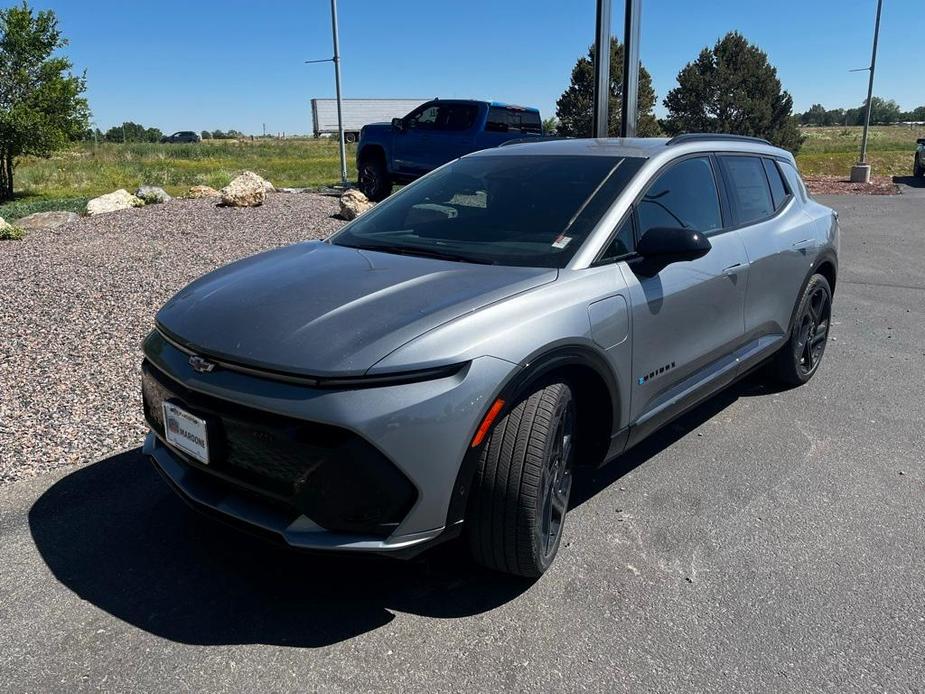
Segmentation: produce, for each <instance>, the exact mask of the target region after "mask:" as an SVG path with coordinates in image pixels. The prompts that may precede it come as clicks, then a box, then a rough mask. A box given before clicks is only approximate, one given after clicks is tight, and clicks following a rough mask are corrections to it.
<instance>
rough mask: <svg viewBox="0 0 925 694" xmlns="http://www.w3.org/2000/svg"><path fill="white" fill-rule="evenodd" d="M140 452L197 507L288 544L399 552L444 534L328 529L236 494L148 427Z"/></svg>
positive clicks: (269, 503)
mask: <svg viewBox="0 0 925 694" xmlns="http://www.w3.org/2000/svg"><path fill="white" fill-rule="evenodd" d="M142 451H143V453H144V454H145V455H146V456H148V458H149V459H150V460H151V462H152V463H153V464H154V466H155V468H157V470H158V472H160V473H161V475H163V477H164V479H165V480H166V481H167V482H168V483H169V484H170V486H171V488H172V489H173V490H174V491H175V492H177V493H178V494H180V495H181V496H182V497H184V499H185V500H186V501H188V502H190V504H191V505H192V506H193V507H194V508H196V509H197V510H200V511H205V512H207V513H209V512H212V513H210V514H209V515H215V516H216V517H219V518H222V519H223V520H230V521H235V522H237V523H240V524H242V525H243V526H245V529H248V527H247V526H249V529H253V530H257V531H262V533H264V534H269V535H271V536H277V537H279V538H280V539H282V540H283V541H284V542H285V543H286V544H287V545H289V546H291V547H295V548H298V549H307V550H341V551H344V550H347V551H350V550H352V551H358V552H374V553H378V552H383V553H392V552H394V553H400V552H401V551H407V550H410V549H412V548H419V547H420V548H423V547H424V546H426V545H427V544H429V543H430V542H431V541H433V540H435V539H437V538H438V537H439V536H440V535H442V534H443V532H444V530H445V529H446V528H445V527H443V526H441V527H439V528H434V529H432V530H426V531H424V532H418V533H405V534H403V535H400V536H395V537H390V538H381V537H375V536H370V535H351V534H346V533H333V532H329V531H327V530H325V529H324V528H322V527H321V526H320V525H318V524H317V523H315V522H314V521H312V520H311V519H310V518H308V517H306V516H305V515H297V516H295V517H293V515H292V514H291V513H288V512H287V511H286V510H285V509H284V508H282V507H280V506H279V505H277V504H275V503H274V502H273V501H272V500H269V499H261V498H260V497H259V496H257V495H252V494H244V493H241V492H239V491H237V490H235V489H234V488H232V487H230V486H225V485H222V484H219V483H218V482H217V481H216V480H215V479H212V478H209V477H208V476H206V475H203V474H200V473H199V471H198V470H196V469H194V468H192V467H190V466H189V465H187V464H185V463H184V462H183V461H182V459H181V458H180V457H179V456H177V455H176V454H175V452H173V451H172V450H171V449H170V448H169V447H168V446H167V444H165V443H164V442H163V441H161V439H160V438H158V437H157V436H156V435H155V433H154V432H153V431H151V432H148V435H147V437H145V443H144V448H143V449H142Z"/></svg>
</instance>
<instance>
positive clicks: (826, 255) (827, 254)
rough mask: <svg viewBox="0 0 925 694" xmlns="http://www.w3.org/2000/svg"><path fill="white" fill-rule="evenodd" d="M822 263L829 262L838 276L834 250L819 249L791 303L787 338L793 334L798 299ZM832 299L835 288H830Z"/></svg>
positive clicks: (833, 298)
mask: <svg viewBox="0 0 925 694" xmlns="http://www.w3.org/2000/svg"><path fill="white" fill-rule="evenodd" d="M824 263H829V264H830V265H831V266H832V267H833V268H835V276H836V277H838V257H837V256H836V255H835V251H834V250H832V249H831V248H826V249H824V250H822V251H820V253H819V255H817V256H816V258H815V260H813V264H812V265H811V266H810V268H809V272H807V273H806V277H804V278H803V282H802V283H801V284H800V291H799V292H798V293H797V298H796V301H795V302H794V304H793V310H792V311H791V312H790V325H789V329H788V330H787V339H788V340H789V339H790V336H791V335H792V334H793V323H794V321H796V318H797V309H799V308H800V301H801V300H802V299H803V294H804V293H805V292H806V286H807V285H808V284H809V281H810V279H812V276H813V275H816V274H818V272H817V270H818V268H819V267H820V266H821V265H823V264H824ZM832 301H833V302H834V301H835V288H834V287H833V288H832Z"/></svg>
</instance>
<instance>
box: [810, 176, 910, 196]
mask: <svg viewBox="0 0 925 694" xmlns="http://www.w3.org/2000/svg"><path fill="white" fill-rule="evenodd" d="M804 182H805V183H806V187H807V188H808V189H809V192H810V193H811V194H812V195H897V194H898V193H899V192H900V191H899V187H898V186H897V185H896V183H895V182H894V181H893V179H892V178H891V177H889V176H871V177H870V183H852V182H851V181H849V180H848V179H847V178H845V177H844V176H807V177H805V178H804Z"/></svg>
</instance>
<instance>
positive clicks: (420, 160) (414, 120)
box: [392, 101, 440, 176]
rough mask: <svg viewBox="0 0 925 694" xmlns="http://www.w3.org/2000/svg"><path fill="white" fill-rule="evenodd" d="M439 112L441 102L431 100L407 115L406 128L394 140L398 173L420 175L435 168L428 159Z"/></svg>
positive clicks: (394, 159)
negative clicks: (429, 165)
mask: <svg viewBox="0 0 925 694" xmlns="http://www.w3.org/2000/svg"><path fill="white" fill-rule="evenodd" d="M439 113H440V106H439V104H438V103H437V102H435V101H429V102H427V103H426V104H421V105H420V106H418V107H417V108H416V109H414V110H413V111H412V112H411V113H409V114H408V115H407V116H405V119H404V129H403V130H402V131H400V132H397V133H396V134H395V137H394V139H393V140H392V142H393V155H392V157H393V162H394V165H395V171H396V173H399V174H404V175H408V176H420V175H422V174H425V173H427V172H428V171H430V170H431V169H432V168H433V167H428V164H427V161H428V158H429V157H430V148H431V146H432V145H431V139H432V134H433V131H434V130H435V129H436V127H437V117H438V116H439Z"/></svg>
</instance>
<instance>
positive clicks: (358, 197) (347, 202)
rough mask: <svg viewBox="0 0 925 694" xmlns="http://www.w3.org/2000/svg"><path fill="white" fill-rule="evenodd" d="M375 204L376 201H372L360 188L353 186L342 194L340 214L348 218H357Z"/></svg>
mask: <svg viewBox="0 0 925 694" xmlns="http://www.w3.org/2000/svg"><path fill="white" fill-rule="evenodd" d="M375 205H376V203H374V202H370V201H369V198H367V197H366V196H365V195H363V193H361V192H360V191H359V190H357V189H356V188H351V189H350V190H348V191H345V192H344V194H343V195H341V196H340V216H341V217H343V218H344V219H347V220H350V219H356V218H357V217H359V216H360V215H361V214H363V213H364V212H366V211H367V210H371V209H372V208H373V207H375Z"/></svg>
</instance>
